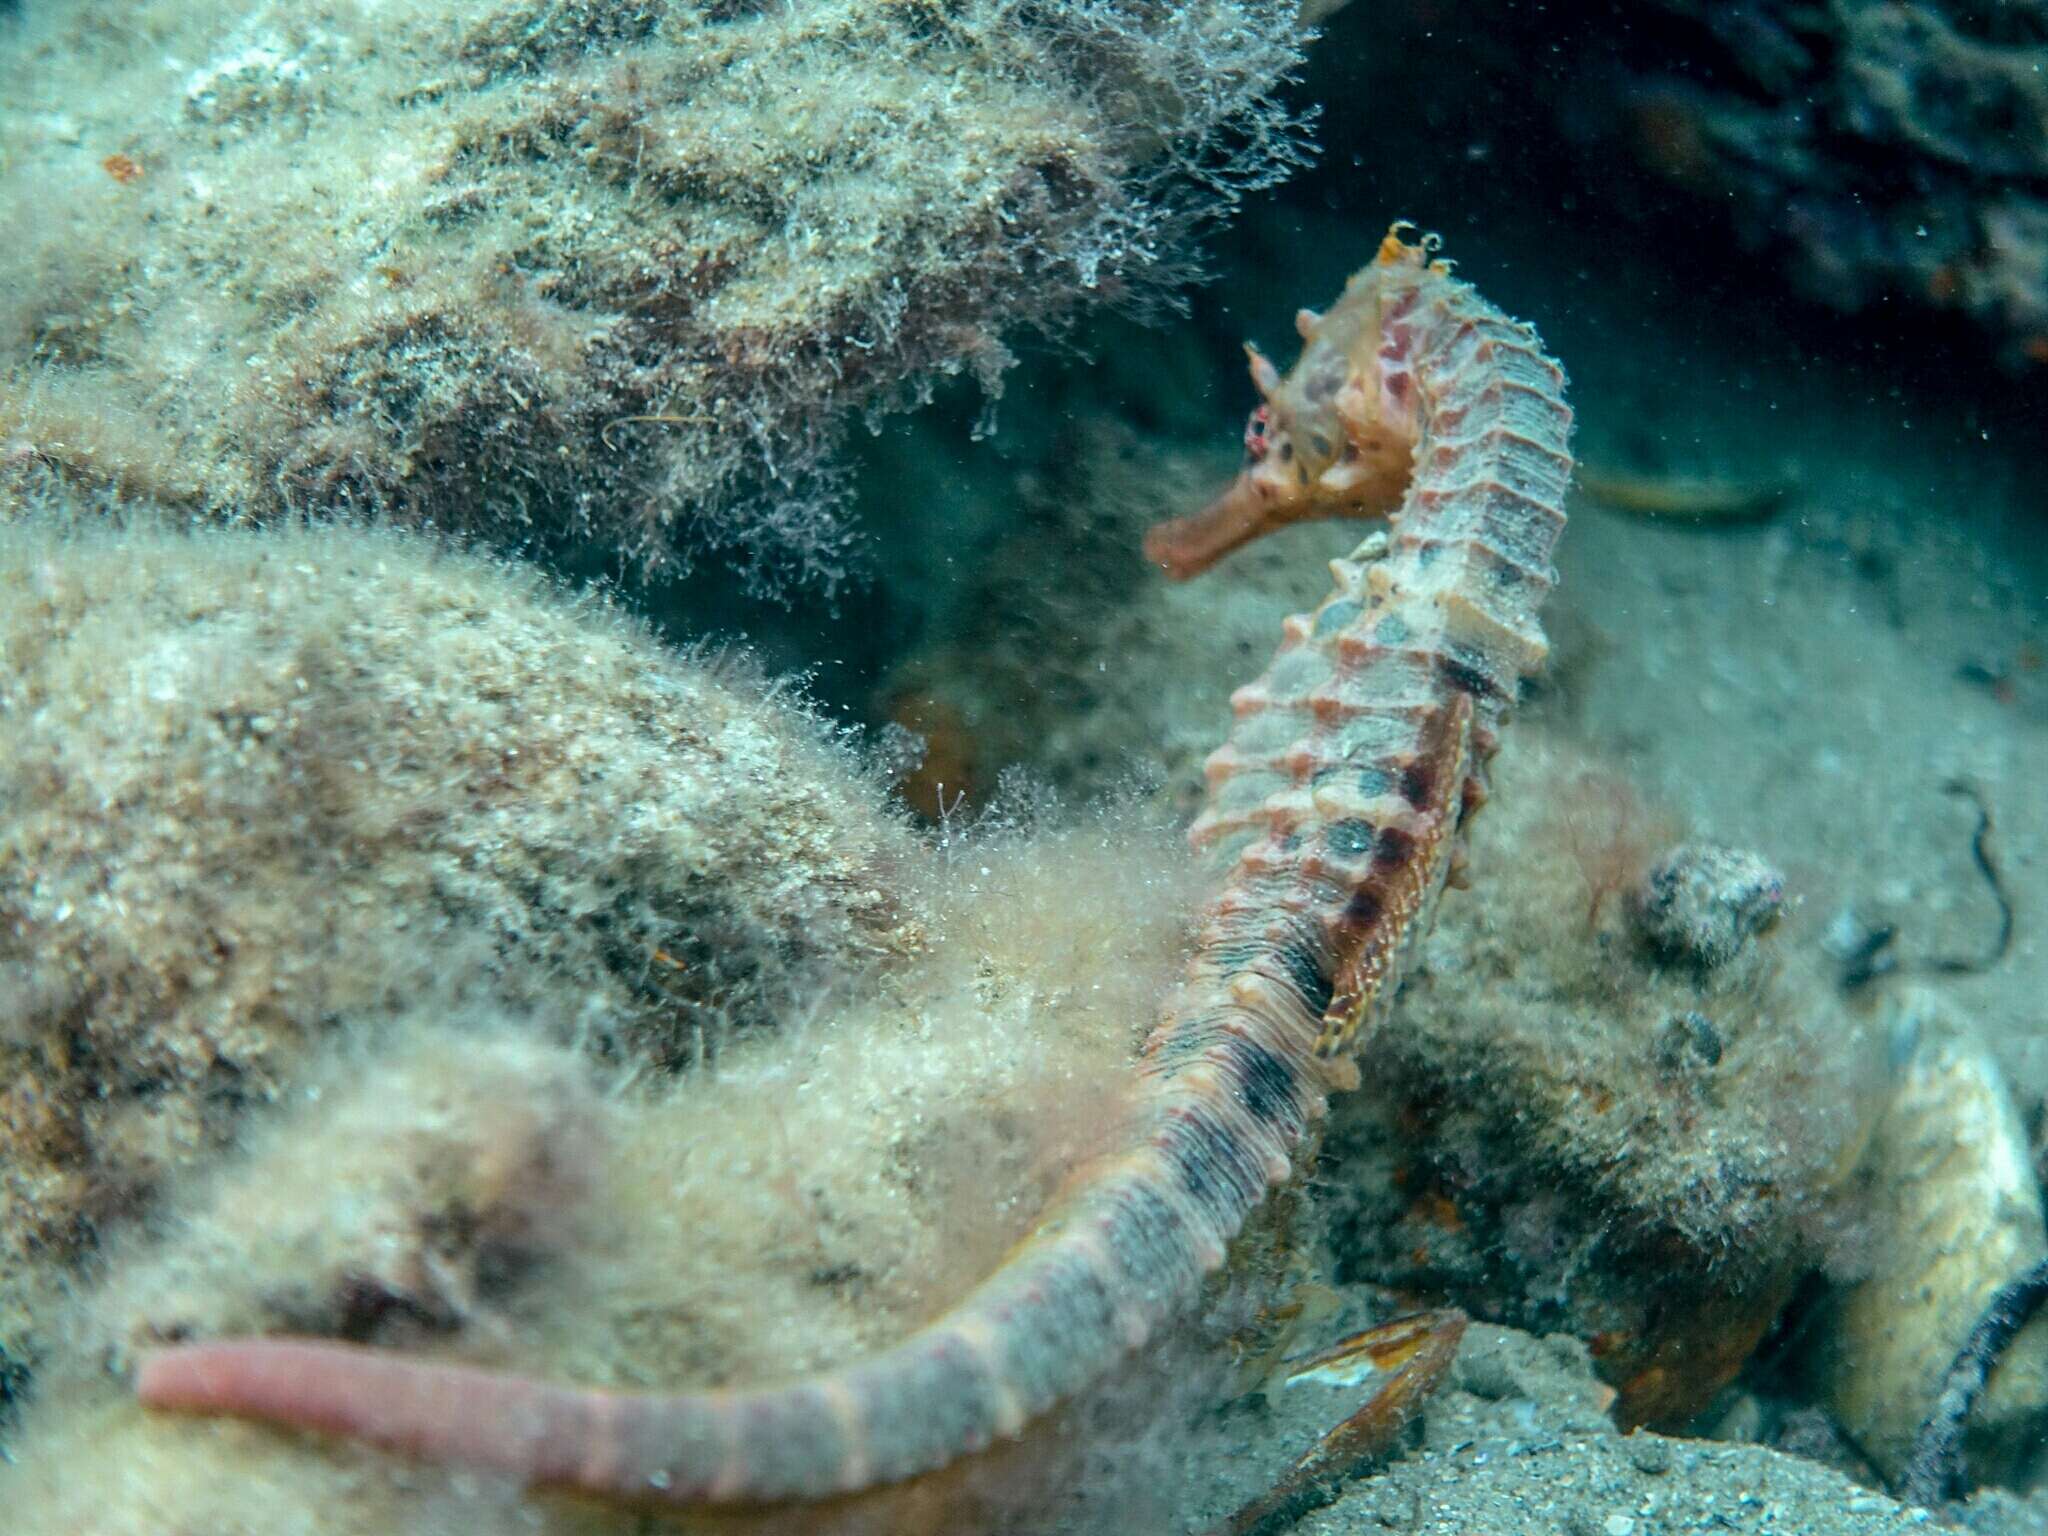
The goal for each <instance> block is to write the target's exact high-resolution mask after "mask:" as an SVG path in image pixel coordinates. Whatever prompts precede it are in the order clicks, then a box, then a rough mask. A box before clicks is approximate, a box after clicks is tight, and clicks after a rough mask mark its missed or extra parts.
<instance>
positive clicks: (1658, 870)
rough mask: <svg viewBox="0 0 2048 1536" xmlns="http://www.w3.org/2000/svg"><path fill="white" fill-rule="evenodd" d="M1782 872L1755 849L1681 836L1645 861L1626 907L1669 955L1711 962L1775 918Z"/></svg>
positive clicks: (1735, 950) (1718, 962) (1726, 957)
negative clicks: (1651, 861)
mask: <svg viewBox="0 0 2048 1536" xmlns="http://www.w3.org/2000/svg"><path fill="white" fill-rule="evenodd" d="M1784 905H1785V877H1784V876H1783V875H1781V874H1779V873H1778V871H1777V870H1775V869H1773V868H1772V867H1771V866H1770V865H1769V864H1768V863H1766V862H1765V861H1764V860H1763V859H1761V858H1759V857H1758V856H1757V855H1756V854H1753V853H1745V852H1744V851H1742V850H1741V849H1739V848H1724V847H1722V846H1721V845H1720V844H1718V843H1680V844H1679V845H1678V846H1677V847H1676V848H1673V849H1672V850H1671V851H1670V852H1669V853H1667V854H1665V855H1664V857H1663V858H1661V859H1659V860H1658V861H1657V862H1656V863H1655V864H1653V865H1651V866H1650V872H1649V873H1648V874H1646V875H1645V876H1643V880H1642V884H1641V885H1640V886H1638V887H1637V889H1636V892H1635V896H1634V899H1633V900H1632V901H1631V902H1630V913H1631V915H1632V916H1633V917H1634V919H1635V922H1636V927H1637V930H1638V931H1639V932H1640V933H1641V934H1642V935H1643V937H1644V938H1645V939H1647V940H1649V942H1650V943H1651V945H1653V946H1654V947H1655V948H1656V949H1658V950H1660V951H1662V952H1663V953H1664V954H1666V955H1668V956H1670V957H1672V958H1673V959H1686V960H1691V961H1693V962H1694V963H1695V964H1697V965H1699V966H1701V967H1703V968H1705V969H1708V970H1712V969H1714V968H1715V967H1718V966H1723V965H1726V964H1727V963H1728V962H1729V961H1731V960H1733V959H1734V958H1735V957H1736V956H1737V955H1738V954H1740V953H1741V952H1742V946H1743V945H1745V944H1746V943H1748V942H1749V941H1750V939H1752V938H1754V937H1755V936H1756V935H1757V934H1759V933H1762V932H1763V931H1764V930H1765V929H1766V928H1769V927H1770V926H1771V924H1773V923H1775V922H1776V921H1777V920H1778V914H1779V912H1780V911H1781V910H1783V908H1784Z"/></svg>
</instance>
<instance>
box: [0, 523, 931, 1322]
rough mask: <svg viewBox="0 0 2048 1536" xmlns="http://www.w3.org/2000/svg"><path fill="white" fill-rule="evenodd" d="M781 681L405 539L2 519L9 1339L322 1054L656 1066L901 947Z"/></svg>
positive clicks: (880, 845)
mask: <svg viewBox="0 0 2048 1536" xmlns="http://www.w3.org/2000/svg"><path fill="white" fill-rule="evenodd" d="M767 692H768V690H767V688H766V685H765V684H764V683H763V682H762V680H760V679H758V678H755V677H753V676H751V675H750V674H749V673H748V671H747V669H746V668H745V667H744V666H743V665H740V664H736V663H729V662H717V661H706V660H701V659H700V660H696V661H691V660H687V659H682V658H678V657H676V656H674V655H673V654H672V653H669V652H665V651H664V650H662V649H661V648H660V647H659V646H658V645H657V644H656V643H655V642H654V641H653V640H651V639H650V638H649V637H648V636H646V635H645V634H643V633H642V632H641V631H640V630H639V629H637V628H636V627H635V626H633V625H632V624H630V623H628V622H627V621H625V620H624V619H622V618H621V617H620V616H619V615H618V614H616V613H615V612H613V611H612V610H610V609H609V608H607V607H606V606H605V605H604V604H603V603H602V602H600V601H597V600H592V599H570V598H568V597H565V596H564V595H563V594H561V593H558V592H556V591H553V590H551V589H550V588H549V586H548V585H547V583H546V582H544V581H543V580H541V579H539V578H537V577H536V576H534V575H532V574H531V573H526V572H522V571H520V570H518V569H516V568H513V567H508V566H502V565H496V564H490V563H486V562H484V561H481V560H477V559H474V558H470V557H466V556H461V555H456V554H452V553H448V552H446V551H441V550H438V549H436V548H434V547H433V546H431V545H428V544H425V543H422V542H419V541H416V540H407V539H402V538H399V537H396V536H392V535H374V534H368V533H361V532H351V531H343V530H336V531H330V532H326V533H320V534H314V533H273V534H267V535H263V536H260V537H258V536H252V535H248V534H229V533H192V534H179V533H168V532H160V531H151V530H149V529H136V530H131V531H127V532H118V531H115V530H113V529H107V530H103V531H90V530H86V531H70V532H67V531H65V530H64V529H63V528H62V527H60V526H59V525H58V524H57V523H56V522H54V521H52V520H47V519H41V518H36V519H28V520H18V521H16V522H15V523H14V524H13V525H12V526H0V1350H4V1351H5V1352H6V1353H7V1355H8V1356H10V1357H11V1358H13V1359H14V1360H15V1361H17V1362H19V1361H22V1360H24V1359H27V1358H29V1357H30V1356H32V1354H33V1353H34V1351H33V1350H32V1349H30V1348H29V1347H28V1346H26V1345H25V1344H24V1343H23V1338H24V1332H25V1324H24V1323H23V1320H22V1316H21V1312H20V1309H21V1308H22V1307H24V1306H25V1305H27V1302H26V1299H25V1298H26V1297H27V1295H28V1293H29V1291H30V1290H32V1289H33V1286H34V1283H37V1282H39V1281H42V1280H47V1279H48V1278H49V1277H50V1276H51V1275H52V1274H53V1273H55V1272H57V1271H60V1270H61V1269H62V1268H63V1266H65V1265H66V1264H69V1263H72V1262H75V1261H78V1260H80V1259H82V1258H83V1257H84V1256H86V1255H87V1254H89V1253H90V1251H91V1250H92V1248H93V1247H94V1245H95V1244H96V1242H97V1241H98V1239H99V1237H100V1236H101V1235H102V1233H103V1232H104V1231H105V1230H107V1229H108V1228H109V1227H110V1226H113V1225H117V1224H118V1223H119V1221H120V1219H121V1218H123V1217H125V1216H127V1215H130V1214H132V1213H133V1212H135V1211H136V1210H138V1209H141V1208H143V1207H145V1206H146V1205H147V1204H148V1201H149V1198H150V1197H151V1195H152V1194H153V1192H154V1191H155V1190H156V1189H157V1188H158V1186H159V1185H160V1184H161V1182H162V1181H163V1180H164V1179H165V1178H166V1177H167V1176H169V1175H171V1174H172V1173H174V1172H175V1170H177V1169H178V1168H180V1167H182V1166H184V1165H186V1164H187V1163H189V1162H191V1161H193V1160H194V1159H196V1158H199V1157H202V1156H204V1155H205V1154H207V1153H209V1152H211V1151H213V1150H216V1149H217V1148H218V1147H219V1146H220V1145H222V1144H223V1143H224V1142H225V1141H226V1140H227V1139H228V1138H229V1136H230V1135H231V1134H232V1133H233V1131H234V1129H235V1127H236V1125H237V1124H238V1122H239V1120H240V1118H241V1117H242V1116H243V1114H244V1113H245V1112H246V1111H247V1110H248V1109H249V1108H250V1107H251V1106H254V1105H260V1104H262V1103H263V1102H265V1101H267V1100H269V1099H272V1098H274V1097H276V1096H278V1095H280V1094H281V1093H283V1092H285V1091H287V1090H288V1089H289V1087H290V1085H291V1084H292V1083H293V1081H294V1080H295V1076H296V1073H297V1071H298V1068H299V1065H300V1063H301V1062H302V1061H303V1060H304V1058H305V1055H306V1053H307V1052H308V1051H309V1050H310V1049H311V1048H313V1047H314V1046H315V1045H316V1044H318V1043H319V1042H320V1041H321V1040H322V1039H323V1037H325V1036H327V1035H329V1034H332V1033H335V1032H341V1033H346V1034H350V1035H359V1034H362V1033H364V1032H374V1030H375V1029H376V1028H377V1027H378V1026H379V1025H380V1024H388V1023H390V1021H392V1020H395V1019H400V1018H405V1017H410V1016H412V1015H414V1014H416V1013H418V1012H420V1011H422V1010H424V1011H426V1012H429V1013H433V1014H436V1015H440V1016H447V1017H475V1016H478V1015H479V1014H481V1015H485V1016H493V1015H495V1014H498V1013H511V1014H516V1015H532V1016H535V1017H536V1018H537V1019H538V1021H539V1022H538V1023H537V1024H536V1026H535V1028H536V1029H537V1030H539V1031H540V1032H542V1033H543V1034H545V1035H546V1036H549V1037H552V1038H554V1039H556V1040H558V1041H561V1042H564V1043H568V1044H574V1045H576V1046H579V1047H580V1048H582V1049H583V1050H584V1051H585V1052H586V1053H587V1054H589V1055H591V1056H593V1057H596V1058H599V1059H602V1060H605V1061H610V1062H615V1063H617V1064H618V1066H619V1068H620V1069H621V1070H638V1071H644V1072H652V1073H655V1074H657V1075H658V1074H661V1073H664V1072H668V1071H672V1070H675V1069H677V1068H679V1067H682V1066H685V1065H687V1064H688V1063H690V1062H692V1061H695V1060H697V1059H700V1058H702V1057H703V1056H705V1055H706V1054H711V1053H715V1052H716V1050H717V1049H718V1047H719V1045H720V1044H721V1043H722V1042H723V1041H725V1040H727V1039H729V1038H731V1037H732V1035H733V1034H734V1033H735V1032H743V1031H745V1030H747V1029H749V1028H761V1027H771V1026H776V1025H779V1024H781V1023H782V1022H784V1021H785V1020H786V1018H787V1017H788V1014H789V1010H790V1009H791V1008H792V1007H793V1006H794V1005H795V1004H796V1002H797V1001H798V1000H800V999H801V998H803V997H804V996H805V989H806V987H807V985H808V982H809V979H810V978H811V976H812V975H813V974H814V973H815V972H818V971H820V970H829V971H830V972H832V973H834V974H844V973H847V972H849V971H854V970H859V969H861V968H863V967H872V966H874V965H876V964H879V963H884V962H886V961H888V960H889V959H891V958H892V957H896V956H900V955H902V954H905V953H908V952H910V951H912V950H914V949H916V948H917V947H918V945H919V943H920V942H921V940H920V930H919V916H918V901H917V899H916V898H915V897H914V896H913V895H911V894H910V893H909V892H908V891H907V889H906V887H905V885H904V883H903V880H902V878H901V875H902V870H903V861H904V859H905V857H906V855H907V854H908V853H909V851H910V849H911V848H912V847H913V846H914V845H913V843H912V840H911V839H910V838H909V836H908V835H907V833H906V832H905V831H904V830H903V829H902V828H901V827H900V826H898V825H897V824H896V823H895V822H893V821H892V820H891V819H890V818H889V817H888V816H886V815H884V814H881V813H880V812H878V810H877V808H876V796H877V794H878V790H877V787H876V786H875V785H874V784H873V783H871V782H870V781H869V780H868V779H867V778H866V777H865V776H864V770H862V769H861V768H860V767H859V765H858V764H857V763H856V761H855V760H854V759H853V758H852V757H851V756H850V755H849V754H848V753H847V752H846V751H845V750H844V748H843V747H841V746H837V745H835V744H834V743H833V742H832V741H831V740H830V738H829V737H828V735H827V734H826V733H825V732H824V730H823V729H822V728H821V727H820V726H819V725H818V724H817V723H815V722H814V721H812V720H810V719H809V718H807V717H806V716H804V715H803V714H802V713H801V711H799V710H797V709H794V708H792V707H790V706H789V705H788V704H787V703H776V702H774V701H772V700H769V699H767V698H765V697H764V696H765V694H766V693H767Z"/></svg>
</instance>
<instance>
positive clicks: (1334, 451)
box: [1145, 225, 1443, 580]
mask: <svg viewBox="0 0 2048 1536" xmlns="http://www.w3.org/2000/svg"><path fill="white" fill-rule="evenodd" d="M1404 227H1405V226H1401V225H1396V226H1395V227H1394V229H1393V230H1392V231H1390V232H1389V233H1388V235H1387V238H1386V240H1385V241H1384V242H1382V244H1381V246H1380V251H1379V255H1378V256H1377V258H1376V259H1375V260H1374V261H1373V262H1372V264H1371V265H1369V266H1367V267H1366V268H1364V269H1363V270H1362V271H1360V272H1359V273H1358V274H1357V275H1355V276H1354V277H1353V278H1352V279H1351V281H1350V283H1349V284H1348V285H1347V286H1346V287H1345V289H1344V295H1343V297H1342V298H1340V299H1339V300H1338V301H1337V302H1336V304H1334V305H1332V306H1331V308H1330V309H1329V310H1328V311H1327V312H1325V313H1323V314H1320V315H1319V314H1316V313H1315V312H1314V311H1313V310H1307V309H1304V310H1302V311H1300V312H1299V313H1298V314H1296V315H1295V317H1294V324H1295V329H1296V330H1297V331H1299V332H1300V334H1301V340H1302V348H1301V356H1300V357H1299V358H1298V359H1297V360H1296V361H1295V364H1294V367H1293V368H1292V369H1290V370H1289V371H1288V372H1287V374H1286V375H1285V376H1283V375H1282V374H1281V373H1280V370H1279V369H1277V368H1275V367H1274V366H1273V363H1272V361H1271V360H1270V359H1269V358H1267V357H1266V355H1265V354H1264V353H1262V352H1261V351H1260V350H1259V349H1258V348H1257V347H1255V346H1252V345H1249V344H1247V345H1246V347H1245V355H1246V357H1247V358H1248V359H1249V362H1250V367H1251V376H1252V384H1253V387H1254V388H1256V389H1257V390H1258V392H1259V399H1260V403H1259V405H1258V407H1257V408H1256V409H1255V410H1254V411H1253V412H1252V414H1251V419H1250V421H1249V422H1247V423H1246V426H1245V434H1244V448H1245V455H1244V463H1243V465H1242V467H1241V468H1240V469H1239V470H1238V473H1237V478H1236V479H1234V480H1232V481H1231V483H1230V484H1229V485H1228V486H1226V487H1225V488H1224V489H1223V491H1222V493H1221V494H1219V495H1218V496H1217V497H1216V498H1215V499H1214V500H1213V501H1211V502H1210V503H1209V505H1208V506H1206V507H1204V508H1203V509H1202V510H1201V511H1199V512H1196V513H1193V514H1191V515H1190V516H1187V517H1182V518H1175V519H1174V520H1173V521H1171V522H1166V523H1161V524H1159V525H1158V526H1156V527H1154V528H1153V529H1151V530H1150V531H1149V532H1148V533H1147V534H1146V536H1145V555H1146V558H1147V559H1149V560H1151V561H1152V562H1153V563H1154V564H1156V565H1158V566H1160V567H1161V568H1163V569H1164V570H1165V571H1166V573H1167V574H1168V575H1169V576H1172V577H1174V578H1175V579H1176V580H1179V579H1184V578H1186V577H1189V576H1193V575H1196V574H1198V573H1199V572H1201V571H1204V570H1207V569H1208V568H1209V567H1210V566H1211V565H1213V564H1215V563H1216V561H1218V560H1220V559H1221V558H1222V557H1223V556H1224V555H1226V554H1228V553H1229V552H1230V551H1232V550H1233V549H1236V548H1237V547H1238V546H1240V545H1242V544H1247V543H1249V542H1250V541H1251V540H1253V539H1255V538H1258V537H1259V536H1260V535H1261V534H1265V533H1270V532H1271V531H1272V530H1273V529H1275V528H1279V527H1282V526H1284V525H1286V524H1288V523H1298V522H1305V521H1307V520H1309V519H1312V518H1323V517H1378V516H1383V515H1385V514H1386V513H1388V512H1391V511H1392V510H1393V509H1394V508H1395V507H1396V506H1398V505H1399V504H1400V500H1401V493H1402V491H1403V490H1404V489H1405V488H1406V486H1407V484H1408V476H1409V471H1410V468H1411V466H1412V463H1413V459H1414V449H1415V442H1416V438H1417V436H1418V435H1419V433H1420V428H1421V423H1420V417H1419V397H1418V393H1417V390H1416V388H1415V381H1414V378H1413V376H1412V375H1411V374H1410V373H1409V371H1408V367H1407V364H1408V352H1409V349H1410V344H1411V337H1410V335H1409V333H1408V331H1407V329H1406V328H1405V327H1404V326H1403V325H1402V324H1401V321H1402V319H1403V318H1404V317H1405V316H1406V315H1407V314H1408V313H1410V312H1411V311H1412V309H1413V307H1414V304H1413V301H1414V296H1415V292H1416V290H1417V288H1418V287H1419V286H1420V285H1421V284H1423V283H1426V282H1428V281H1429V280H1431V279H1433V278H1438V277H1441V276H1442V275H1443V269H1442V265H1441V264H1440V263H1435V262H1431V261H1429V260H1428V254H1429V252H1430V251H1431V250H1432V249H1433V247H1431V246H1430V245H1429V244H1428V243H1427V242H1424V243H1422V244H1417V245H1410V244H1408V243H1407V242H1406V241H1404V240H1403V239H1401V237H1400V236H1401V230H1402V229H1403V228H1404Z"/></svg>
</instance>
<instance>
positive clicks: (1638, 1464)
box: [1622, 1432, 1671, 1474]
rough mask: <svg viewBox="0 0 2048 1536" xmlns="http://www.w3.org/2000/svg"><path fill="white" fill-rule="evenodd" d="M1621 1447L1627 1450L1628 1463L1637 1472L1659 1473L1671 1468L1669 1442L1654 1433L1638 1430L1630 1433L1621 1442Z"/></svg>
mask: <svg viewBox="0 0 2048 1536" xmlns="http://www.w3.org/2000/svg"><path fill="white" fill-rule="evenodd" d="M1622 1448H1623V1449H1624V1450H1626V1451H1627V1452H1628V1460H1629V1465H1630V1466H1632V1467H1634V1468H1635V1469H1636V1470H1637V1471H1638V1472H1649V1473H1652V1474H1659V1473H1664V1472H1669V1471H1670V1470H1671V1445H1670V1442H1668V1441H1665V1440H1660V1439H1658V1438H1657V1436H1655V1435H1646V1434H1642V1433H1640V1432H1638V1433H1636V1434H1633V1435H1630V1436H1629V1437H1628V1439H1627V1440H1625V1441H1624V1442H1622Z"/></svg>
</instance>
